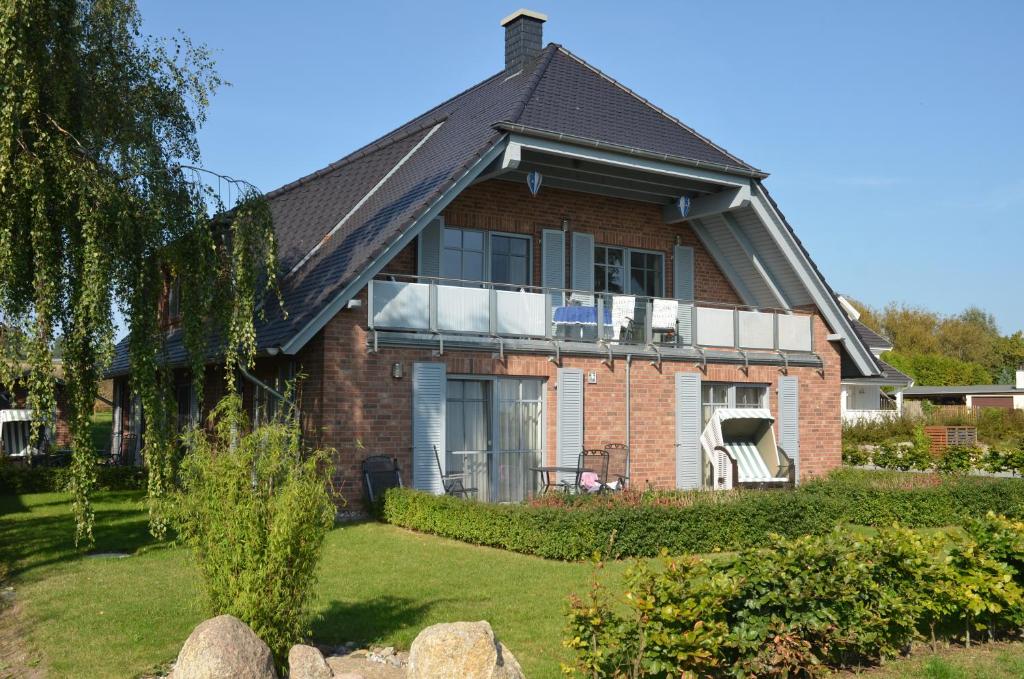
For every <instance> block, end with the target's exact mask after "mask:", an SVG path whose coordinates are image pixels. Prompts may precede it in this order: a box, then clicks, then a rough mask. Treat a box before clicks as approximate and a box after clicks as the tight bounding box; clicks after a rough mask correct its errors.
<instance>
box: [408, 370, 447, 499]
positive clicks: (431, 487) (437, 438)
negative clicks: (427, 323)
mask: <svg viewBox="0 0 1024 679" xmlns="http://www.w3.org/2000/svg"><path fill="white" fill-rule="evenodd" d="M447 396H448V383H447V372H446V369H445V365H444V363H414V364H413V366H412V486H413V488H416V489H418V490H425V491H428V492H431V493H434V494H435V495H441V494H442V493H444V486H443V484H442V483H441V474H440V470H439V469H438V468H437V460H435V459H434V446H437V454H438V456H439V457H440V458H441V460H444V456H445V451H446V449H445V401H446V399H447Z"/></svg>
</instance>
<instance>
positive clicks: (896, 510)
mask: <svg viewBox="0 0 1024 679" xmlns="http://www.w3.org/2000/svg"><path fill="white" fill-rule="evenodd" d="M988 511H998V512H1000V513H1002V514H1005V515H1008V516H1012V517H1019V516H1024V479H991V478H976V477H962V476H952V477H941V476H939V475H935V474H900V473H893V472H865V471H858V470H840V471H839V472H836V473H834V474H833V475H831V476H830V477H829V478H828V479H825V480H822V481H815V482H812V483H808V484H806V485H804V486H802V487H801V488H799V489H797V490H794V491H777V490H776V491H729V492H696V493H695V492H689V493H665V492H657V493H616V494H605V495H600V496H572V497H564V496H563V497H558V498H549V499H543V500H541V501H539V502H538V503H536V504H534V505H530V504H522V505H497V504H487V503H480V502H471V501H465V500H461V499H458V498H452V497H444V496H435V495H430V494H427V493H422V492H419V491H414V490H409V489H394V490H391V491H388V493H387V495H386V497H385V500H384V504H383V507H382V508H381V512H382V517H383V518H384V520H385V521H387V522H389V523H392V524H394V525H397V526H402V527H405V528H410V529H413V530H417V531H421V532H424V533H433V534H435V535H440V536H443V537H447V538H453V539H456V540H462V541H464V542H470V543H474V544H479V545H486V546H489V547H498V548H501V549H507V550H510V551H513V552H520V553H523V554H535V555H537V556H541V557H544V558H548V559H560V560H566V561H578V560H584V559H588V558H590V557H591V556H593V554H594V553H595V552H601V553H603V554H606V555H607V556H609V557H611V558H622V557H631V556H638V557H650V556H655V555H657V554H658V553H659V552H660V551H661V550H662V549H663V548H665V549H668V551H669V552H670V553H674V554H682V553H696V554H703V553H709V552H715V551H734V550H738V549H745V548H750V547H758V546H763V545H767V544H771V542H772V540H773V538H772V535H773V534H777V535H781V536H783V537H797V536H801V535H808V534H813V535H822V534H825V533H827V532H829V531H831V530H832V529H833V528H834V527H835V526H836V525H837V524H839V523H844V522H848V523H855V524H862V525H867V526H888V525H891V524H892V523H894V522H897V521H898V522H900V523H901V524H902V525H904V526H908V527H911V528H924V527H937V526H947V525H953V524H958V523H962V522H963V521H965V520H967V519H970V518H977V517H981V516H984V515H985V514H986V512H988ZM613 536H614V539H613Z"/></svg>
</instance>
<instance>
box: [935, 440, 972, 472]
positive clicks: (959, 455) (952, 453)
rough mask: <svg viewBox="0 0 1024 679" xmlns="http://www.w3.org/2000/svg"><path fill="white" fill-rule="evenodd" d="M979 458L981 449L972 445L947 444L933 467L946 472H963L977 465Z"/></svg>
mask: <svg viewBox="0 0 1024 679" xmlns="http://www.w3.org/2000/svg"><path fill="white" fill-rule="evenodd" d="M981 460H982V453H981V450H980V449H978V448H975V447H974V446H949V447H948V448H946V450H945V451H943V453H942V457H941V458H939V462H938V464H937V465H935V467H936V469H938V470H939V471H940V472H945V473H947V474H955V473H960V474H964V473H967V472H969V471H971V470H972V469H974V468H975V467H976V466H979V463H980V462H981Z"/></svg>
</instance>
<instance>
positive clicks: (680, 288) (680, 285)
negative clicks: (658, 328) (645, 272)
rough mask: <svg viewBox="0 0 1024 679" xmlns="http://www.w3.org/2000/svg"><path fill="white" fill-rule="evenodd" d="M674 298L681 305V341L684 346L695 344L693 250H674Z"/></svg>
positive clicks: (678, 248)
mask: <svg viewBox="0 0 1024 679" xmlns="http://www.w3.org/2000/svg"><path fill="white" fill-rule="evenodd" d="M672 283H673V286H672V287H673V290H672V296H673V297H675V298H676V299H678V300H685V301H681V302H680V303H679V309H678V312H677V314H678V315H677V318H678V319H679V340H680V343H682V344H687V345H689V344H692V343H693V299H694V296H695V295H694V283H693V248H691V247H689V246H687V245H676V246H675V247H674V248H673V249H672Z"/></svg>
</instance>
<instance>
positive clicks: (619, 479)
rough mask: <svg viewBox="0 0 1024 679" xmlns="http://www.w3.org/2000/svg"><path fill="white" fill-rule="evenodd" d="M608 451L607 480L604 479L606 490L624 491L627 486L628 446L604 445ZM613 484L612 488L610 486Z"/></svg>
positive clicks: (622, 444) (623, 444) (619, 444)
mask: <svg viewBox="0 0 1024 679" xmlns="http://www.w3.org/2000/svg"><path fill="white" fill-rule="evenodd" d="M604 449H605V450H607V451H608V458H609V459H608V478H607V479H604V483H605V488H606V489H607V490H625V489H626V486H628V485H629V471H628V468H627V464H628V460H629V446H627V445H626V444H625V443H606V444H605V446H604ZM613 483H614V484H615V485H614V486H612V484H613Z"/></svg>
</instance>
